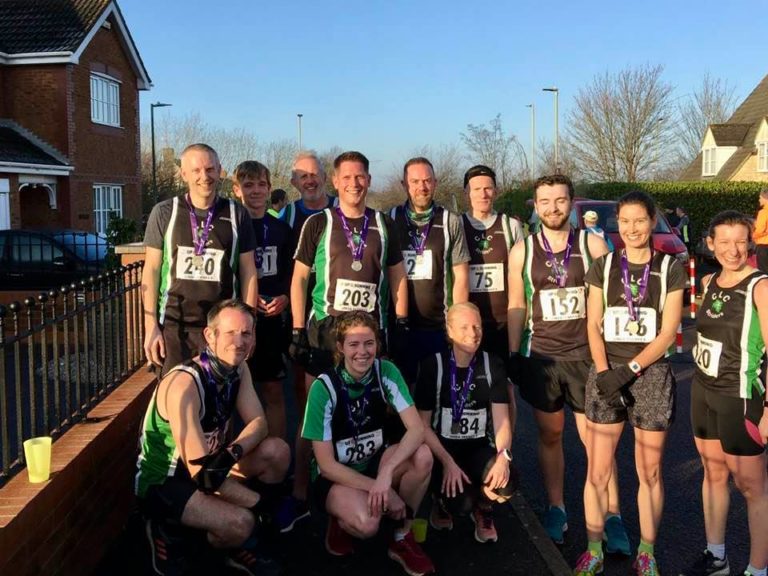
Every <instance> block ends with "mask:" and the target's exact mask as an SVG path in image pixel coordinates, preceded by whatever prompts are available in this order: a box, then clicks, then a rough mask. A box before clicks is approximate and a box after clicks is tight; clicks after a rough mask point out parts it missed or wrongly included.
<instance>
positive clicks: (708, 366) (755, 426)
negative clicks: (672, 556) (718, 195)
mask: <svg viewBox="0 0 768 576" xmlns="http://www.w3.org/2000/svg"><path fill="white" fill-rule="evenodd" d="M751 230H752V225H751V222H750V220H749V219H748V218H747V217H746V216H744V215H743V214H741V213H739V212H735V211H733V210H728V211H725V212H721V213H720V214H718V215H717V216H715V217H714V219H713V220H712V222H711V223H710V226H709V235H708V238H707V245H708V246H709V249H710V250H712V252H713V253H714V255H715V258H717V261H718V262H719V263H720V265H721V266H722V270H720V271H718V272H715V273H714V274H711V275H709V276H706V277H704V279H703V280H702V286H703V287H704V293H703V295H702V306H701V312H700V313H699V314H698V316H697V318H696V347H695V348H694V350H693V357H694V360H695V361H696V372H695V374H694V376H693V384H692V386H691V424H692V428H693V435H694V440H695V442H696V449H697V450H698V451H699V454H700V456H701V463H702V465H703V467H704V482H703V485H702V489H701V496H702V501H703V504H704V527H705V531H706V536H707V548H706V550H704V553H703V554H702V555H701V556H700V557H699V558H698V560H697V561H696V562H695V564H694V565H693V566H692V568H691V570H689V571H686V572H685V574H686V576H688V575H694V574H707V575H710V574H728V573H729V566H728V557H727V556H726V554H725V524H726V519H727V517H728V504H729V486H728V477H729V475H733V478H734V480H735V483H736V487H737V488H738V489H739V491H740V492H741V493H742V494H743V495H744V499H745V500H746V502H747V513H748V518H749V533H750V539H751V547H750V555H749V564H750V565H749V567H748V568H747V571H746V572H744V573H745V574H754V575H758V574H759V575H764V574H765V571H766V564H768V475H767V474H766V455H765V445H766V444H767V443H768V404H767V403H766V397H765V396H766V395H765V386H764V384H763V381H762V378H761V372H762V369H764V366H763V357H764V355H765V342H766V341H767V339H768V281H766V280H768V276H766V275H765V274H763V273H762V272H760V271H759V270H756V269H754V268H753V267H752V266H750V265H749V264H748V263H747V256H748V249H749V241H750V232H751ZM740 573H741V572H739V574H740Z"/></svg>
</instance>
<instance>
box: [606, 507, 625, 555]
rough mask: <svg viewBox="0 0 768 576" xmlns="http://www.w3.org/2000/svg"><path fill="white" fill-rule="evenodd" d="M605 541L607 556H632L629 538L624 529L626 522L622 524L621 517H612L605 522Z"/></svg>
mask: <svg viewBox="0 0 768 576" xmlns="http://www.w3.org/2000/svg"><path fill="white" fill-rule="evenodd" d="M603 540H605V552H606V554H624V556H631V555H632V550H631V549H630V547H629V537H628V536H627V531H626V530H625V529H624V522H622V520H621V516H611V517H610V518H608V519H607V520H606V521H605V534H604V535H603Z"/></svg>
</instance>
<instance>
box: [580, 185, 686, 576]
mask: <svg viewBox="0 0 768 576" xmlns="http://www.w3.org/2000/svg"><path fill="white" fill-rule="evenodd" d="M616 212H617V213H616V215H617V219H618V225H619V235H620V236H621V240H622V241H623V242H624V246H625V247H624V248H623V249H622V250H616V251H614V252H610V253H608V254H606V255H605V256H601V257H600V258H598V259H597V260H595V261H594V263H593V264H592V267H591V268H590V270H589V272H588V273H587V277H586V281H587V284H589V296H588V299H587V335H588V336H589V350H590V353H591V354H592V360H593V361H594V365H593V367H592V368H591V369H590V373H589V377H588V379H587V390H586V401H585V413H586V416H587V442H586V445H587V457H588V459H589V465H588V470H587V481H586V484H585V485H584V515H585V518H586V523H587V536H588V538H589V548H588V550H587V552H585V553H584V554H583V555H582V556H581V558H579V561H578V564H577V566H576V570H575V571H574V574H575V575H577V576H592V575H594V574H599V573H601V572H602V571H603V552H602V538H603V530H604V525H605V520H604V519H605V515H606V514H607V512H608V481H609V480H610V478H611V471H612V469H613V465H614V457H615V452H616V445H617V444H618V442H619V438H620V436H621V433H622V431H623V429H624V422H625V421H629V423H630V424H631V425H632V427H633V428H634V436H635V468H636V470H637V476H638V480H639V488H638V493H637V507H638V512H639V516H640V546H639V547H638V549H637V559H636V560H635V563H634V568H635V570H636V573H637V575H638V576H657V574H658V573H659V571H658V567H657V564H656V559H655V557H654V544H655V542H656V534H657V532H658V529H659V523H660V521H661V513H662V509H663V507H664V487H663V484H662V477H661V462H662V455H663V452H664V442H665V440H666V437H667V429H668V428H669V425H670V424H671V422H672V419H673V416H674V409H675V378H674V376H673V374H672V370H671V369H670V367H669V364H668V363H667V361H666V359H665V356H666V353H667V350H668V349H669V348H670V346H672V344H673V343H674V341H675V334H676V332H677V326H678V325H679V324H680V317H681V315H682V306H683V289H684V288H685V270H684V269H683V267H682V265H681V264H680V263H679V262H678V261H677V259H675V258H674V257H673V256H670V255H669V254H662V253H660V252H655V251H654V249H653V241H652V238H651V234H652V232H653V229H654V227H655V226H656V206H655V205H654V203H653V200H652V199H651V198H650V197H649V196H648V195H647V194H645V193H643V192H629V193H628V194H625V195H624V196H622V197H621V198H620V199H619V201H618V203H617V205H616Z"/></svg>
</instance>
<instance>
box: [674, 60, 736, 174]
mask: <svg viewBox="0 0 768 576" xmlns="http://www.w3.org/2000/svg"><path fill="white" fill-rule="evenodd" d="M735 108H736V94H735V89H734V87H733V86H731V85H730V84H729V83H728V82H727V81H725V80H721V79H720V78H713V77H712V76H710V75H709V72H707V74H706V75H705V76H704V78H703V79H702V81H701V84H700V85H699V87H698V88H697V89H696V90H695V91H694V92H693V93H692V94H690V97H689V98H681V99H680V101H679V103H678V105H677V116H678V125H677V139H678V145H679V154H680V158H681V163H682V165H683V166H687V165H688V164H690V163H691V162H692V161H693V159H694V158H696V156H697V154H698V153H699V151H700V150H701V142H702V140H703V139H704V132H705V131H706V130H707V126H709V125H710V124H722V123H723V122H725V121H726V120H728V118H729V117H730V116H731V114H733V110H734V109H735Z"/></svg>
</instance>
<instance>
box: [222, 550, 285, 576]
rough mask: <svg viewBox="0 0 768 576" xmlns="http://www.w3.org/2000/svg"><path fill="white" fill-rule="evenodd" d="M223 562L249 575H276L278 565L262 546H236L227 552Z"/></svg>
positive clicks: (278, 571)
mask: <svg viewBox="0 0 768 576" xmlns="http://www.w3.org/2000/svg"><path fill="white" fill-rule="evenodd" d="M224 563H225V564H226V565H227V566H229V567H230V568H234V569H235V570H239V571H240V572H243V573H245V574H248V575H249V576H278V575H279V574H280V565H279V564H278V563H277V561H276V560H275V559H274V558H272V557H271V556H269V555H268V554H266V553H265V551H264V550H263V548H262V547H259V548H257V549H254V548H238V549H236V550H232V551H231V552H229V553H228V554H227V557H226V559H225V560H224Z"/></svg>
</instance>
